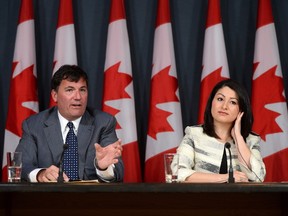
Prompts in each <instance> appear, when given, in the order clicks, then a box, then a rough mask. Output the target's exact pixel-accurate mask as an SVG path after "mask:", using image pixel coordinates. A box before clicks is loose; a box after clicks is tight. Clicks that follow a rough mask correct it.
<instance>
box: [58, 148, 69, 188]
mask: <svg viewBox="0 0 288 216" xmlns="http://www.w3.org/2000/svg"><path fill="white" fill-rule="evenodd" d="M67 148H68V144H66V143H65V144H64V145H63V151H62V154H61V158H60V161H59V173H58V179H57V183H63V182H64V178H63V157H64V152H65V150H66V149H67Z"/></svg>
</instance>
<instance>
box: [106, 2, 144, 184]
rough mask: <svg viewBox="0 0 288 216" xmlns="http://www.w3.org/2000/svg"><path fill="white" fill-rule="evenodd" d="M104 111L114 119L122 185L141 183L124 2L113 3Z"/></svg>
mask: <svg viewBox="0 0 288 216" xmlns="http://www.w3.org/2000/svg"><path fill="white" fill-rule="evenodd" d="M103 111H106V112H108V113H110V114H112V115H114V116H115V117H116V119H117V127H116V133H117V136H118V137H119V138H120V139H121V140H122V145H123V154H122V159H123V162H124V164H125V174H124V182H141V181H142V177H141V168H140V159H139V150H138V141H137V130H136V117H135V100H134V88H133V80H132V67H131V57H130V46H129V38H128V31H127V24H126V16H125V9H124V3H123V0H112V1H111V10H110V23H109V27H108V39H107V47H106V61H105V72H104V93H103Z"/></svg>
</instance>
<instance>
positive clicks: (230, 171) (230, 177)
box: [225, 142, 235, 183]
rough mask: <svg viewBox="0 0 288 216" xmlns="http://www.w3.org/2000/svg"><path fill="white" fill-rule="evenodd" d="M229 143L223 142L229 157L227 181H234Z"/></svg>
mask: <svg viewBox="0 0 288 216" xmlns="http://www.w3.org/2000/svg"><path fill="white" fill-rule="evenodd" d="M230 147H231V144H230V143H229V142H226V143H225V148H227V149H228V151H229V157H230V165H229V174H228V175H229V176H228V183H234V182H235V179H234V177H233V167H232V156H231V150H230Z"/></svg>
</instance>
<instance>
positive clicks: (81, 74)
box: [51, 65, 88, 92]
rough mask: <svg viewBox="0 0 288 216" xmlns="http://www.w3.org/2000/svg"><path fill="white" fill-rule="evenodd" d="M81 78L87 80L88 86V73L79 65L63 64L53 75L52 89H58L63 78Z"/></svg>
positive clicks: (73, 80)
mask: <svg viewBox="0 0 288 216" xmlns="http://www.w3.org/2000/svg"><path fill="white" fill-rule="evenodd" d="M81 78H83V79H84V80H85V81H86V84H87V87H88V75H87V74H86V72H85V71H83V70H82V69H81V68H80V67H79V66H77V65H63V66H61V67H60V68H59V69H58V70H57V71H56V72H55V73H54V75H53V77H52V80H51V89H53V90H55V91H56V92H57V91H58V88H59V86H60V84H61V82H62V80H68V81H70V82H78V81H79V80H80V79H81Z"/></svg>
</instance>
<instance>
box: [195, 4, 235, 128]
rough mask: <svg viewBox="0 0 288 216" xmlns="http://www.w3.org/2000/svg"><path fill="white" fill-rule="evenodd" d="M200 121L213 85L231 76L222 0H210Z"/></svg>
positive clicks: (202, 77)
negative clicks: (221, 11) (225, 39)
mask: <svg viewBox="0 0 288 216" xmlns="http://www.w3.org/2000/svg"><path fill="white" fill-rule="evenodd" d="M202 62H203V64H202V65H203V68H202V76H201V86H200V102H199V115H198V123H199V124H202V123H203V122H204V112H205V108H206V103H207V100H208V98H209V95H210V93H211V91H212V89H213V87H214V86H215V85H216V84H217V83H218V82H220V81H221V80H223V79H227V78H229V77H230V75H229V68H228V62H227V55H226V48H225V41H224V34H223V27H222V21H221V13H220V0H209V2H208V13H207V20H206V31H205V38H204V51H203V60H202Z"/></svg>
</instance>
